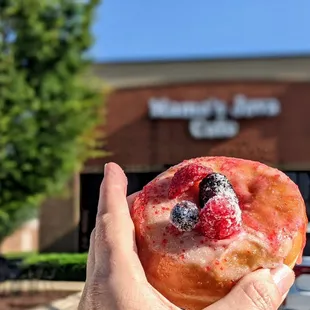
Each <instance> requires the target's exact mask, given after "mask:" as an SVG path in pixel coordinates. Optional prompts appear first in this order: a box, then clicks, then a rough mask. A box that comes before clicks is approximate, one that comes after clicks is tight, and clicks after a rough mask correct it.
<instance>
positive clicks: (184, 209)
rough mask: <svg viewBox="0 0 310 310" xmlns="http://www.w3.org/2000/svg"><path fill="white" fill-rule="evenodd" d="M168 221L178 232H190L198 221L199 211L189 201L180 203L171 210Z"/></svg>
mask: <svg viewBox="0 0 310 310" xmlns="http://www.w3.org/2000/svg"><path fill="white" fill-rule="evenodd" d="M170 221H171V223H172V224H173V225H174V226H175V227H176V228H177V229H178V230H179V231H191V230H193V229H194V228H195V226H196V224H197V223H198V221H199V209H198V207H197V206H196V204H195V203H193V202H191V201H185V200H184V201H181V202H179V203H177V204H176V205H175V206H174V207H173V209H172V210H171V213H170Z"/></svg>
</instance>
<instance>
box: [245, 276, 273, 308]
mask: <svg viewBox="0 0 310 310" xmlns="http://www.w3.org/2000/svg"><path fill="white" fill-rule="evenodd" d="M242 290H243V292H244V294H245V296H246V297H247V298H248V299H249V300H250V302H251V303H252V304H253V306H254V307H255V309H258V310H273V309H277V307H276V305H275V301H274V299H273V297H272V292H271V290H270V287H269V284H268V285H266V283H263V282H262V281H253V282H250V283H249V284H248V285H245V286H243V287H242Z"/></svg>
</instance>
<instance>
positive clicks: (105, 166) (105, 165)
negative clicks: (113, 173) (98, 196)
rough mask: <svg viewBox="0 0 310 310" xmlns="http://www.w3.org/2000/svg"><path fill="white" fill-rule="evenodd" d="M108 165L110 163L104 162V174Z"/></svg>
mask: <svg viewBox="0 0 310 310" xmlns="http://www.w3.org/2000/svg"><path fill="white" fill-rule="evenodd" d="M107 166H108V164H104V167H103V174H104V175H105V174H106V169H107Z"/></svg>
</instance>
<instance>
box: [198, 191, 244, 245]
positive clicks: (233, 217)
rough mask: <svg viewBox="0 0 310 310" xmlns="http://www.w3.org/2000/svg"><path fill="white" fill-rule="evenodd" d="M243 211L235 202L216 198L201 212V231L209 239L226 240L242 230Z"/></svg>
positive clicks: (222, 197)
mask: <svg viewBox="0 0 310 310" xmlns="http://www.w3.org/2000/svg"><path fill="white" fill-rule="evenodd" d="M240 227H241V210H240V208H239V206H238V204H237V203H236V201H235V200H233V199H230V198H229V197H225V196H214V197H213V198H211V199H210V200H209V201H208V202H207V203H206V205H205V207H204V208H203V209H202V210H201V211H200V229H201V231H202V233H203V234H204V235H205V236H206V237H207V238H209V239H216V240H221V239H225V238H227V237H229V236H231V235H232V234H234V233H236V232H237V231H239V230H240Z"/></svg>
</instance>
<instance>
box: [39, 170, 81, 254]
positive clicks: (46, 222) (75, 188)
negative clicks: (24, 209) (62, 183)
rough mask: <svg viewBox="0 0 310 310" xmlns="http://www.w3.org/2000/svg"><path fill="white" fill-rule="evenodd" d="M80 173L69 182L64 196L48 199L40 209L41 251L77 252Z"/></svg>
mask: <svg viewBox="0 0 310 310" xmlns="http://www.w3.org/2000/svg"><path fill="white" fill-rule="evenodd" d="M79 181H80V175H79V174H76V175H75V176H74V177H73V178H72V180H71V181H70V182H69V184H68V190H67V192H66V194H65V195H64V197H57V198H50V199H47V200H46V201H45V202H44V203H43V205H42V206H41V209H40V232H39V250H40V252H77V251H78V241H79V240H78V238H79V227H78V226H79V219H80V207H79V193H80V185H79V183H80V182H79Z"/></svg>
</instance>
